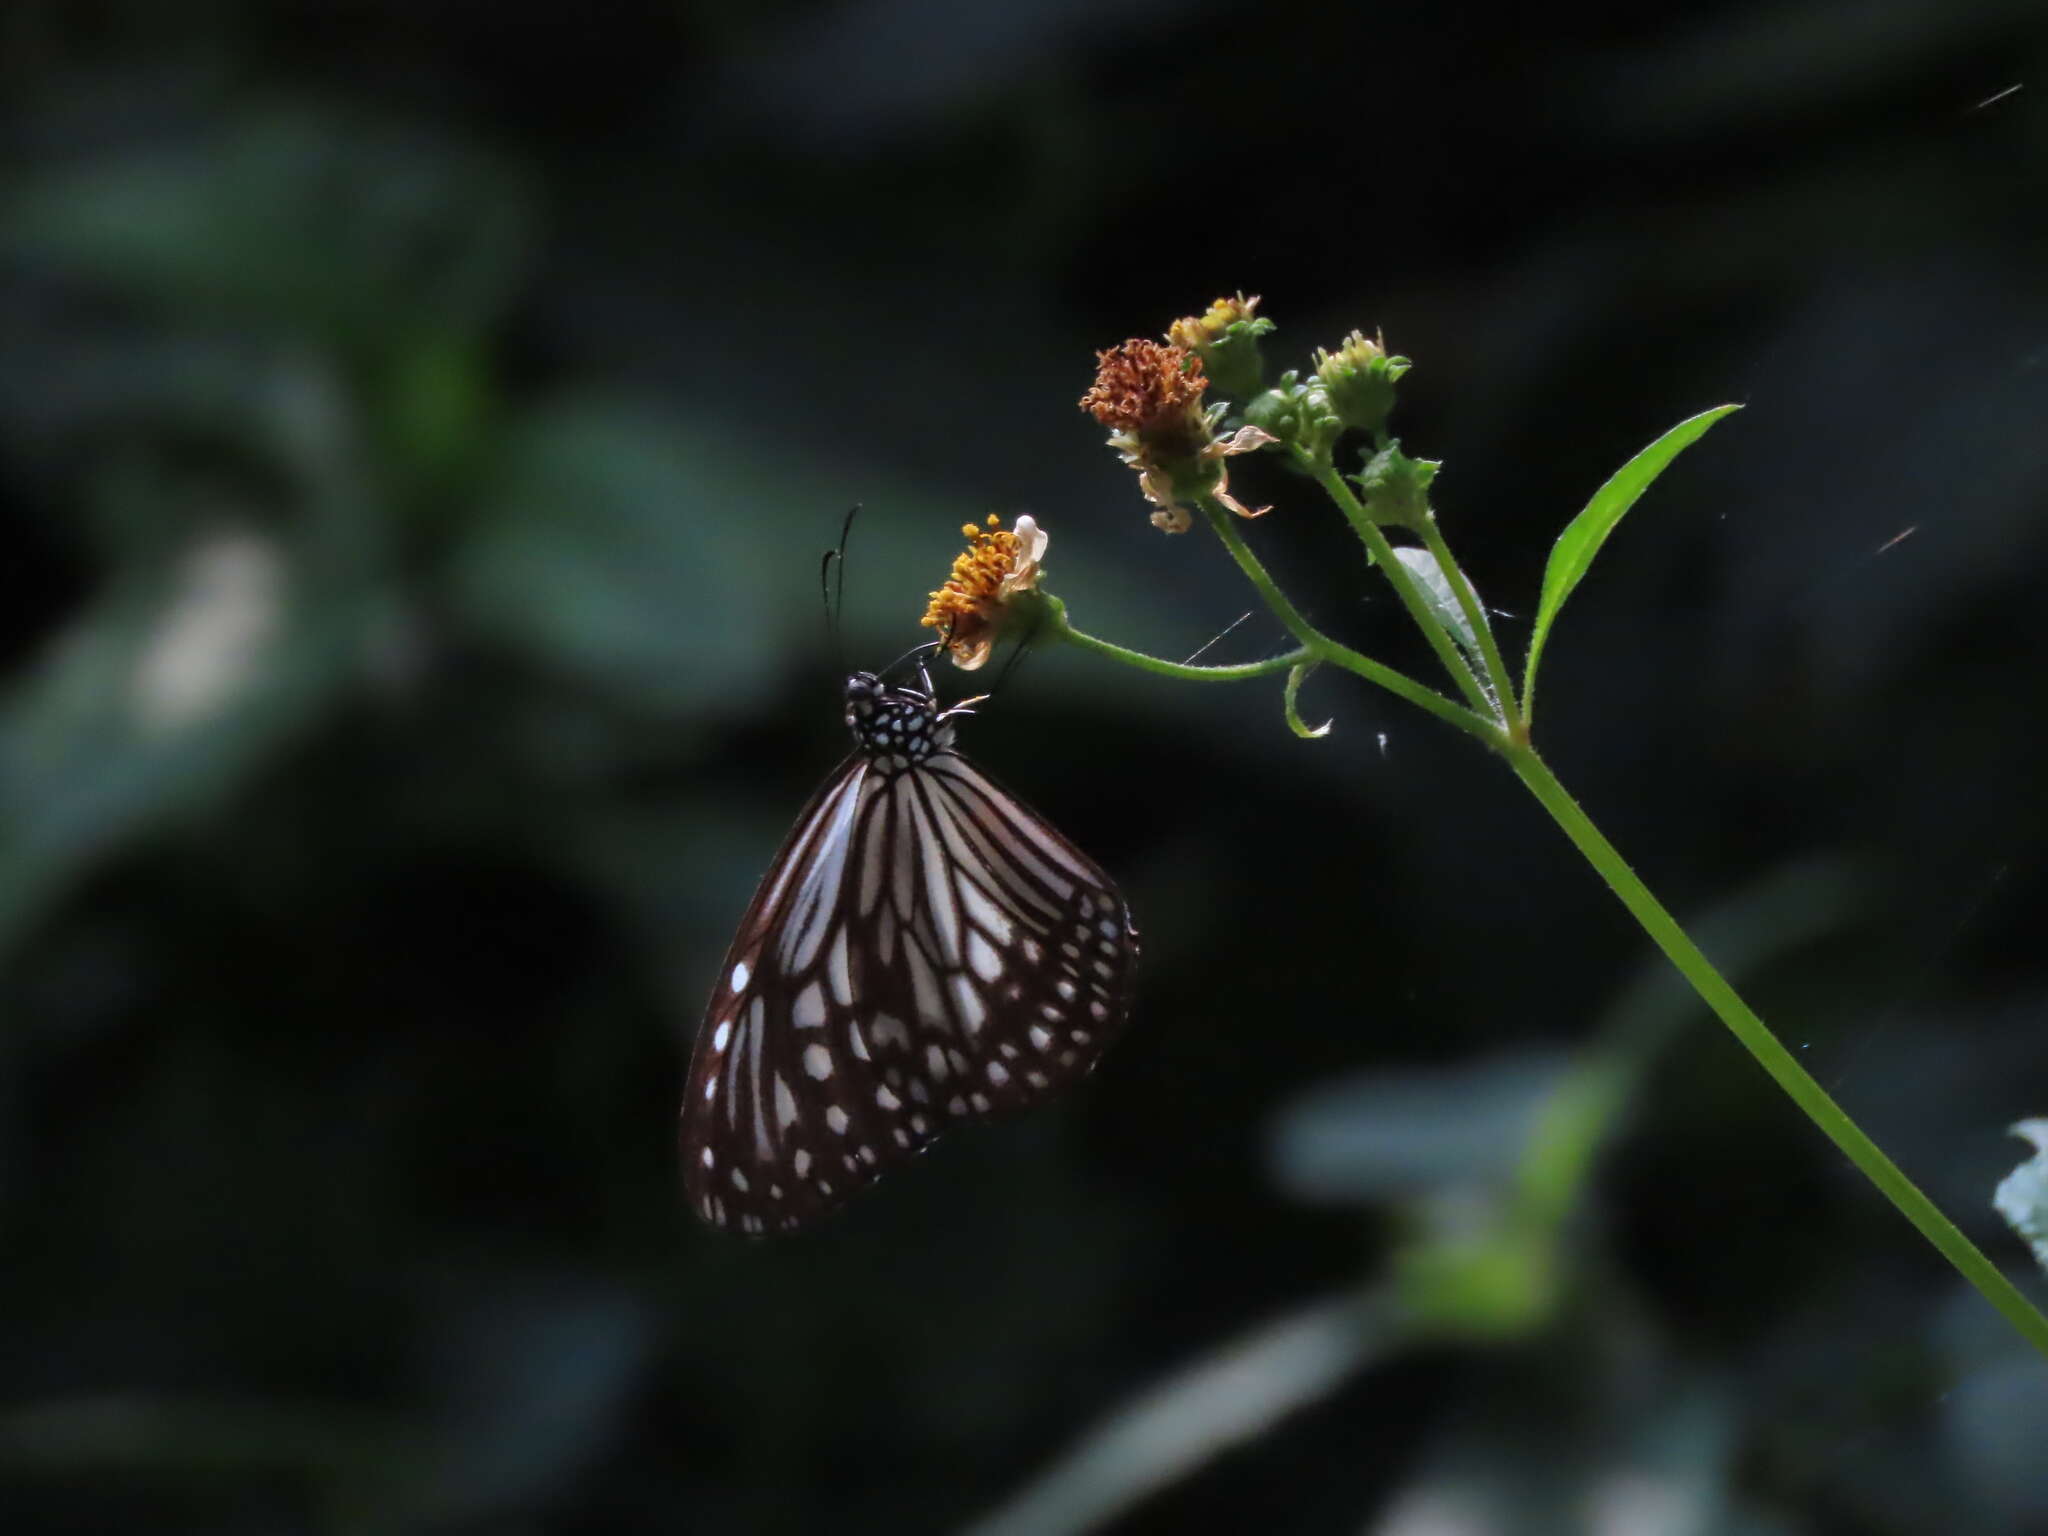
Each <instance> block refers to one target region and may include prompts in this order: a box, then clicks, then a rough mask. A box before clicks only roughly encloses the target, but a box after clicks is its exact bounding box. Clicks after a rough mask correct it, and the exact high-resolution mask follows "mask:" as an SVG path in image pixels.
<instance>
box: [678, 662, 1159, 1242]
mask: <svg viewBox="0 0 2048 1536" xmlns="http://www.w3.org/2000/svg"><path fill="white" fill-rule="evenodd" d="M846 694H847V710H848V719H849V723H850V724H852V726H853V729H854V732H855V739H856V749H855V751H854V754H853V755H852V756H851V757H850V758H848V759H847V760H846V762H845V763H843V764H841V765H840V767H839V768H838V770H837V771H836V772H835V773H834V774H833V775H832V776H831V777H830V778H829V779H827V780H826V782H825V783H824V785H823V786H821V787H820V789H819V790H818V792H817V793H816V794H815V795H814V796H813V797H812V799H811V803H810V804H809V805H808V806H806V807H805V809H804V812H803V814H802V815H801V816H800V817H799V818H798V820H797V824H796V826H795V828H794V829H793V830H792V831H791V832H790V834H789V837H788V839H787V840H786V841H785V842H784V843H783V846H782V849H781V851H780V852H779V853H777V854H776V856H775V860H774V862H773V863H771V864H770V865H769V867H768V873H767V874H766V875H765V876H764V877H763V879H762V881H761V886H760V889H759V890H758V891H756V892H755V895H754V899H753V902H752V904H751V905H750V906H749V907H748V909H747V913H746V916H745V917H744V918H743V919H742V920H741V922H740V929H739V933H738V935H737V936H736V937H735V938H734V940H733V944H732V949H731V951H730V952H729V953H728V954H727V956H726V961H725V966H724V969H723V970H722V971H721V973H720V976H719V980H718V984H717V986H716V988H715V989H714V990H713V993H712V997H711V1004H710V1007H709V1009H708V1010H707V1012H706V1014H705V1018H704V1025H703V1028H702V1029H701V1030H700V1031H699V1033H698V1037H697V1046H696V1052H695V1055H694V1057H693V1059H692V1061H691V1066H690V1078H689V1084H688V1086H687V1088H686V1089H685V1090H684V1098H683V1117H682V1118H683V1123H682V1143H683V1171H684V1183H685V1187H686V1188H687V1189H688V1191H689V1195H690V1199H691V1203H692V1204H693V1205H694V1206H695V1208H696V1210H697V1212H698V1214H699V1215H700V1216H702V1217H703V1218H704V1219H705V1220H706V1221H708V1222H710V1223H711V1224H712V1225H714V1226H717V1227H722V1228H727V1229H730V1230H734V1231H739V1232H745V1233H749V1234H761V1233H767V1232H774V1231H789V1230H793V1229H796V1228H798V1227H801V1226H803V1225H805V1224H806V1223H807V1222H809V1221H811V1220H814V1219H815V1218H816V1217H818V1216H820V1215H822V1214H823V1213H824V1212H825V1211H827V1210H830V1209H831V1208H833V1207H834V1206H836V1205H838V1204H839V1203H840V1202H841V1201H843V1200H844V1199H846V1198H847V1197H848V1196H849V1195H851V1194H853V1193H854V1192H855V1191H857V1190H859V1189H862V1188H865V1187H866V1186H867V1185H868V1184H870V1183H872V1182H873V1181H874V1179H875V1178H876V1177H877V1176H878V1175H879V1174H881V1173H882V1172H884V1171H886V1170H887V1169H888V1168H890V1167H892V1166H894V1165H895V1164H897V1163H900V1162H902V1161H904V1160H906V1159H908V1158H909V1157H911V1156H913V1155H915V1154H916V1153H918V1152H920V1151H922V1150H923V1149H924V1148H925V1147H926V1146H928V1145H929V1144H930V1143H931V1141H932V1140H933V1139H934V1138H936V1137H937V1136H938V1135H939V1134H940V1133H941V1132H942V1131H943V1130H944V1129H945V1128H946V1127H947V1126H949V1125H951V1124H954V1123H956V1122H959V1121H962V1120H972V1119H979V1118H982V1117H985V1116H989V1115H994V1114H998V1113H1001V1112H1003V1111H1006V1110H1010V1109H1015V1108H1020V1107H1022V1106H1025V1105H1029V1104H1032V1103H1036V1102H1037V1101H1039V1100H1041V1099H1043V1098H1046V1097H1049V1096H1051V1095H1052V1094H1054V1093H1057V1092H1058V1091H1059V1090H1060V1089H1061V1088H1062V1087H1063V1086H1065V1085H1066V1084H1067V1083H1070V1082H1072V1081H1074V1080H1076V1079H1077V1078H1080V1077H1082V1076H1085V1075H1086V1074H1087V1073H1088V1072H1089V1071H1090V1070H1091V1069H1092V1068H1093V1067H1094V1065H1095V1063H1096V1062H1097V1061H1098V1060H1099V1059H1100V1057H1101V1055H1102V1052H1103V1049H1104V1048H1105V1047H1106V1046H1107V1045H1108V1044H1109V1042H1110V1041H1111V1040H1112V1039H1114V1038H1115V1036H1116V1034H1117V1033H1118V1032H1119V1031H1120V1030H1121V1029H1122V1027H1123V1024H1124V1020H1125V1018H1126V1016H1127V1015H1128V1013H1129V1011H1130V987H1131V980H1132V973H1133V969H1134V967H1135V963H1136V960H1137V955H1138V936H1137V931H1136V929H1134V928H1133V927H1132V926H1131V921H1130V913H1129V910H1128V908H1127V907H1126V906H1125V904H1124V900H1123V897H1122V896H1121V895H1120V894H1119V893H1118V891H1117V889H1116V886H1115V885H1114V883H1113V882H1111V880H1110V879H1109V877H1108V876H1107V875H1105V874H1104V873H1103V872H1102V871H1101V869H1099V868H1098V867H1097V866H1096V865H1095V863H1094V862H1093V861H1092V860H1091V859H1089V858H1088V857H1087V855H1085V854H1083V853H1082V852H1081V851H1080V850H1079V849H1078V848H1076V847H1075V846H1074V845H1073V844H1072V843H1070V842H1069V841H1068V840H1067V839H1066V838H1065V837H1063V836H1062V835H1061V834H1060V833H1059V832H1058V831H1057V830H1056V829H1055V828H1053V827H1052V825H1051V824H1050V823H1048V822H1047V821H1045V820H1044V818H1042V817H1041V816H1039V815H1038V814H1037V813H1036V812H1034V811H1032V810H1031V809H1029V808H1028V807H1027V806H1025V805H1024V803H1023V802H1022V801H1020V800H1018V799H1017V798H1016V797H1015V796H1013V795H1011V794H1009V793H1008V792H1007V791H1005V790H1004V789H1002V788H1001V787H1000V786H998V785H997V784H996V783H995V782H994V781H993V780H992V779H990V778H989V777H988V776H987V775H986V774H984V773H982V772H981V771H980V770H979V769H978V768H976V767H975V766H974V765H973V764H971V763H969V762H968V761H967V759H966V758H964V757H962V756H961V755H960V754H959V753H958V752H956V751H954V750H953V749H952V747H951V746H950V745H949V744H948V737H949V735H950V730H951V727H950V726H948V727H945V728H944V730H941V731H935V730H934V727H933V720H934V718H935V714H936V711H935V705H934V703H933V701H932V699H931V698H930V697H929V696H928V695H927V694H923V693H918V692H915V691H913V690H910V689H896V688H884V687H883V686H882V685H881V684H880V683H879V682H878V681H877V680H875V679H874V678H872V677H869V676H867V675H866V674H856V675H855V676H854V677H853V678H850V679H848V682H847V688H846Z"/></svg>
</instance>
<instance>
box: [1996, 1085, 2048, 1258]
mask: <svg viewBox="0 0 2048 1536" xmlns="http://www.w3.org/2000/svg"><path fill="white" fill-rule="evenodd" d="M2012 1133H2013V1135H2015V1136H2019V1137H2023V1138H2024V1139H2026V1140H2027V1141H2030V1142H2032V1143H2033V1144H2034V1156H2032V1157H2031V1158H2029V1159H2027V1161H2026V1162H2024V1163H2021V1164H2020V1165H2019V1167H2017V1168H2015V1169H2013V1171H2012V1172H2011V1173H2009V1174H2007V1175H2006V1177H2005V1178H2004V1180H2003V1181H2002V1182H2001V1183H2000V1184H1999V1186H1998V1189H1997V1192H1996V1193H1995V1194H1994V1195H1993V1196H1992V1203H1993V1204H1994V1205H1996V1206H1997V1207H1998V1214H1999V1215H2001V1216H2003V1217H2004V1218H2005V1219H2006V1222H2007V1223H2008V1224H2009V1225H2010V1226H2011V1227H2012V1229H2013V1231H2015V1232H2017V1233H2019V1235H2020V1236H2021V1237H2023V1238H2025V1239H2026V1240H2027V1244H2028V1246H2029V1247H2031V1248H2032V1249H2033V1250H2034V1258H2035V1260H2036V1261H2037V1262H2038V1263H2039V1264H2040V1266H2041V1267H2042V1268H2043V1269H2048V1120H2022V1121H2020V1123H2019V1124H2018V1125H2015V1126H2014V1127H2013V1128H2012Z"/></svg>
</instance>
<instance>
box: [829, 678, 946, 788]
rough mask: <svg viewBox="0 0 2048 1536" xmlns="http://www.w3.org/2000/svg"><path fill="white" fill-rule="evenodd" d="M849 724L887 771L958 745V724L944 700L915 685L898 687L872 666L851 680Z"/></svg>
mask: <svg viewBox="0 0 2048 1536" xmlns="http://www.w3.org/2000/svg"><path fill="white" fill-rule="evenodd" d="M846 728H847V729H848V730H850V731H852V732H853V740H854V745H855V746H856V747H857V748H859V750H860V753H861V755H862V756H863V757H865V758H866V759H867V760H868V761H869V762H870V763H872V764H873V765H874V766H875V767H877V768H879V769H882V770H883V771H885V772H888V771H896V770H901V769H904V768H908V767H910V766H911V765H912V764H914V763H921V762H923V761H924V760H925V759H926V758H927V757H930V756H931V755H932V754H933V753H934V752H943V751H945V750H946V749H947V748H949V747H951V746H952V745H953V727H952V726H951V724H949V723H948V722H947V721H946V719H945V717H944V716H943V715H941V714H940V712H939V701H938V700H937V699H936V698H934V697H933V696H932V695H931V694H929V693H920V692H918V691H917V690H916V689H914V688H892V687H890V686H889V685H888V684H887V683H884V682H883V681H882V680H881V678H879V677H877V676H876V675H875V674H874V673H872V672H856V673H854V674H853V675H852V676H851V677H849V678H847V680H846Z"/></svg>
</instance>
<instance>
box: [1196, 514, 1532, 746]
mask: <svg viewBox="0 0 2048 1536" xmlns="http://www.w3.org/2000/svg"><path fill="white" fill-rule="evenodd" d="M1201 507H1202V511H1203V513H1204V514H1205V515H1206V516H1207V517H1208V519H1209V526H1210V527H1211V528H1213V529H1215V530H1216V537H1217V538H1219V539H1221V540H1222V541H1223V547H1224V548H1225V549H1227V550H1229V551H1230V558H1231V559H1233V560H1235V561H1236V562H1237V566H1238V569H1239V570H1241V571H1243V572H1244V574H1245V578H1246V579H1247V580H1248V581H1250V582H1251V584H1252V586H1253V587H1254V588H1255V589H1257V591H1258V594H1259V596H1260V597H1262V598H1263V599H1265V603H1266V606H1267V607H1268V608H1270V609H1272V610H1273V616H1274V617H1275V618H1277V619H1278V620H1279V621H1280V622H1281V623H1282V624H1284V625H1286V626H1287V632H1288V633H1289V634H1290V635H1292V636H1294V638H1295V639H1296V640H1298V641H1300V642H1301V644H1302V646H1303V647H1304V648H1305V649H1306V650H1308V651H1309V652H1310V653H1311V654H1312V655H1314V656H1315V658H1316V659H1317V660H1319V661H1327V662H1329V663H1330V664H1331V665H1332V666H1337V667H1342V668H1344V670H1345V671H1347V672H1355V673H1356V674H1358V676H1360V677H1362V678H1364V679H1365V680H1366V681H1367V682H1369V683H1377V684H1379V686H1380V687H1382V688H1384V689H1386V690H1387V691H1388V692H1389V693H1392V694H1396V695H1398V696H1399V697H1401V698H1404V699H1406V700H1407V701H1408V702H1409V703H1411V704H1413V705H1415V707H1416V708H1418V709H1426V710H1428V711H1429V712H1430V713H1431V714H1432V715H1435V716H1436V717H1437V718H1438V719H1439V720H1443V721H1445V722H1447V723H1448V724H1451V725H1455V726H1456V727H1457V728H1458V729H1459V730H1461V731H1463V732H1465V734H1466V735H1468V736H1477V737H1478V738H1479V739H1480V740H1481V741H1483V742H1485V743H1486V744H1487V745H1489V746H1499V745H1500V744H1501V741H1502V736H1501V728H1500V724H1499V722H1498V721H1496V720H1493V719H1491V718H1489V717H1488V716H1487V715H1485V714H1482V713H1480V712H1479V709H1465V708H1463V707H1462V706H1460V705H1458V704H1455V703H1453V702H1452V701H1451V700H1449V699H1447V698H1445V697H1444V696H1443V695H1442V694H1440V693H1438V692H1437V691H1436V690H1435V689H1433V688H1426V687H1424V686H1423V685H1422V684H1421V683H1418V682H1416V681H1415V679H1414V678H1412V677H1409V676H1408V675H1407V674H1406V673H1404V672H1397V671H1395V670H1394V669H1393V668H1392V667H1389V666H1383V665H1382V664H1381V663H1379V662H1377V661H1374V660H1373V659H1372V658H1371V657H1370V656H1366V655H1363V654H1361V653H1360V652H1358V651H1354V650H1352V649H1351V647H1350V646H1348V645H1341V644H1339V643H1338V642H1337V641H1335V640H1332V639H1331V638H1330V637H1329V636H1328V635H1326V634H1324V633H1323V632H1322V631H1321V630H1319V629H1317V628H1316V627H1315V626H1314V625H1312V624H1310V623H1309V621H1308V620H1307V619H1305V618H1303V617H1302V616H1301V613H1300V611H1299V610H1297V609H1296V608H1295V606H1294V604H1293V603H1292V602H1290V601H1288V598H1287V594H1286V593H1285V592H1282V591H1281V590H1280V588H1279V587H1278V586H1277V585H1276V584H1275V583H1274V581H1273V578H1272V576H1271V575H1270V574H1268V572H1267V570H1266V568H1265V566H1263V565H1262V564H1260V563H1259V557H1258V556H1257V555H1255V554H1253V553H1252V550H1251V546H1250V545H1249V544H1247V543H1245V541H1244V535H1243V534H1242V533H1240V532H1238V528H1237V518H1236V514H1234V513H1232V512H1231V511H1229V510H1228V509H1227V508H1225V507H1224V506H1222V505H1221V504H1220V503H1218V502H1217V501H1216V500H1215V499H1214V498H1213V497H1208V496H1204V497H1202V498H1201ZM1383 542H1384V541H1383ZM1452 649H1453V650H1454V651H1455V650H1456V647H1455V646H1453V647H1452ZM1465 675H1466V676H1467V677H1468V678H1469V677H1470V676H1471V673H1470V671H1469V670H1468V671H1467V672H1466V674H1465ZM1474 686H1475V687H1476V686H1477V684H1476V683H1475V684H1474ZM1484 707H1485V705H1484V702H1483V699H1482V700H1481V702H1480V706H1479V708H1480V709H1483V708H1484Z"/></svg>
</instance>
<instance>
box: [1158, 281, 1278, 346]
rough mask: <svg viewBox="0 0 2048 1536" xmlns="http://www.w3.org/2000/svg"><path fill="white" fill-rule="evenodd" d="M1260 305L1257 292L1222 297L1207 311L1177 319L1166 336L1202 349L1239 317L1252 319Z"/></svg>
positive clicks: (1174, 341)
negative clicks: (1226, 297) (1247, 294)
mask: <svg viewBox="0 0 2048 1536" xmlns="http://www.w3.org/2000/svg"><path fill="white" fill-rule="evenodd" d="M1258 309H1259V296H1258V295H1257V294H1256V293H1255V294H1253V295H1252V296H1251V297H1250V298H1246V297H1245V296H1244V295H1243V294H1241V293H1240V294H1238V295H1237V296H1236V297H1234V298H1228V299H1218V300H1216V301H1215V302H1214V303H1213V304H1211V305H1210V306H1209V308H1208V309H1207V311H1205V312H1204V313H1202V314H1200V315H1188V316H1185V317H1183V318H1182V319H1179V320H1176V321H1174V322H1173V324H1172V325H1170V326H1168V327H1167V328H1166V339H1167V340H1168V341H1170V342H1172V343H1173V344H1174V345H1175V346H1177V347H1186V348H1187V349H1188V351H1190V352H1200V351H1202V350H1203V349H1204V348H1206V347H1208V346H1210V345H1211V344H1212V343H1214V342H1215V341H1216V339H1217V338H1218V337H1220V336H1222V335H1223V334H1224V333H1225V332H1226V331H1228V330H1229V329H1230V328H1231V327H1232V326H1233V325H1235V324H1237V322H1238V321H1240V320H1250V319H1252V318H1253V317H1254V316H1255V315H1257V313H1258Z"/></svg>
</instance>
